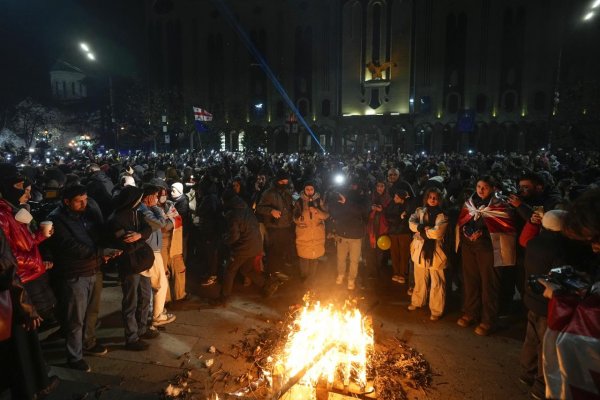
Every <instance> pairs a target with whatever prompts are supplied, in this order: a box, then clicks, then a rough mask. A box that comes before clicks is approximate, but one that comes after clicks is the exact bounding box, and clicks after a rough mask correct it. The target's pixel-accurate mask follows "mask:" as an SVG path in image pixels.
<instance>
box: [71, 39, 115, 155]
mask: <svg viewBox="0 0 600 400" xmlns="http://www.w3.org/2000/svg"><path fill="white" fill-rule="evenodd" d="M79 48H80V49H81V50H82V51H83V52H84V53H85V55H86V57H87V58H88V60H90V61H96V56H95V55H94V53H92V50H91V48H90V46H88V45H87V44H86V43H84V42H81V43H79ZM108 96H109V107H110V109H109V112H110V122H111V125H110V128H111V131H113V132H114V134H115V148H116V150H117V152H118V151H119V132H117V131H116V130H115V129H114V125H115V117H114V100H113V84H112V76H111V75H110V74H108Z"/></svg>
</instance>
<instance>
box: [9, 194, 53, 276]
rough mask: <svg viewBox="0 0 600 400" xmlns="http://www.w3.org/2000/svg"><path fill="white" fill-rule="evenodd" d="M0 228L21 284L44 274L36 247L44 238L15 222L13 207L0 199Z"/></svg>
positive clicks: (42, 264) (43, 267)
mask: <svg viewBox="0 0 600 400" xmlns="http://www.w3.org/2000/svg"><path fill="white" fill-rule="evenodd" d="M0 228H1V229H2V231H3V232H4V236H6V239H7V240H8V243H9V245H10V249H11V250H12V253H13V255H14V256H15V258H16V259H17V264H18V268H17V275H19V278H21V282H23V283H27V282H29V281H32V280H34V279H36V278H38V277H40V275H42V274H43V273H44V272H46V267H45V266H44V262H43V261H42V256H41V254H40V250H39V249H38V245H39V244H40V243H41V242H42V241H44V240H46V237H45V236H44V235H43V234H42V232H41V231H38V232H36V233H32V232H30V231H29V228H28V226H27V225H25V224H22V223H20V222H17V220H16V219H15V217H14V215H13V207H12V206H11V205H10V203H8V202H7V201H6V200H3V199H0Z"/></svg>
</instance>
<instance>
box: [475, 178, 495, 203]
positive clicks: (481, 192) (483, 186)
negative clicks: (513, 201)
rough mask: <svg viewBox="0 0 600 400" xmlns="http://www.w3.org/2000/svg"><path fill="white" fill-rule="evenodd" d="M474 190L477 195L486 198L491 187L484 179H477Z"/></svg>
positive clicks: (489, 194)
mask: <svg viewBox="0 0 600 400" xmlns="http://www.w3.org/2000/svg"><path fill="white" fill-rule="evenodd" d="M475 190H476V191H477V196H479V197H480V198H482V199H487V198H488V197H490V196H491V194H492V190H493V188H492V187H491V186H490V184H489V183H487V182H485V181H478V182H477V187H476V188H475Z"/></svg>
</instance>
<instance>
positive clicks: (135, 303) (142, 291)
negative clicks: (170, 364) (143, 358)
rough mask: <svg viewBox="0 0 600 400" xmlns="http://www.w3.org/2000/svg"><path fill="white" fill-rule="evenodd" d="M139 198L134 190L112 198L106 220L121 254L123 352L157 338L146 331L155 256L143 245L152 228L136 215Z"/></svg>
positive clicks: (140, 191) (143, 348)
mask: <svg viewBox="0 0 600 400" xmlns="http://www.w3.org/2000/svg"><path fill="white" fill-rule="evenodd" d="M142 195H143V190H142V189H140V188H137V187H135V186H126V187H125V188H123V190H122V191H121V192H120V193H119V195H118V196H117V197H116V198H115V211H114V212H113V214H112V215H111V216H110V218H109V219H108V232H109V235H110V236H111V242H112V243H113V244H114V246H115V248H117V249H121V250H123V254H121V255H120V256H119V257H117V259H116V261H117V268H118V269H119V276H120V278H121V288H122V290H123V301H122V313H123V324H124V326H125V348H126V349H127V350H134V351H140V350H146V349H147V348H148V343H146V342H144V341H143V340H142V339H153V338H155V337H156V336H158V332H157V331H154V330H149V329H148V313H149V310H150V296H151V292H152V286H151V284H150V276H149V271H148V270H149V269H150V267H152V264H153V263H154V252H153V251H152V248H151V247H150V246H148V244H147V243H146V240H147V239H148V238H149V237H150V235H151V234H152V228H150V226H149V225H148V224H147V223H146V221H144V216H143V215H141V212H140V211H138V206H139V205H140V202H141V201H142ZM138 296H139V298H138Z"/></svg>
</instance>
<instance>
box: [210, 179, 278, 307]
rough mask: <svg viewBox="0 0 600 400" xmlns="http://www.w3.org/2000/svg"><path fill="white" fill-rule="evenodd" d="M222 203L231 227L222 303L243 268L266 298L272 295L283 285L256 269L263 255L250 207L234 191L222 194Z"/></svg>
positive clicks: (246, 275)
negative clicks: (258, 258) (255, 262)
mask: <svg viewBox="0 0 600 400" xmlns="http://www.w3.org/2000/svg"><path fill="white" fill-rule="evenodd" d="M223 202H224V209H225V219H226V221H227V227H228V229H227V233H226V234H225V237H224V241H225V244H227V245H228V246H229V249H230V251H231V253H230V260H229V263H228V265H227V269H226V271H225V277H224V279H223V287H222V289H221V303H223V304H226V302H227V300H228V298H229V296H230V295H231V292H232V289H233V282H234V280H235V277H236V275H237V273H238V270H240V269H241V272H242V274H243V275H244V276H245V277H248V278H249V279H250V280H251V281H252V282H253V283H254V284H255V285H256V286H258V287H260V288H262V289H263V294H264V295H265V296H271V295H272V294H273V293H274V292H275V290H277V287H278V286H279V283H280V282H279V281H278V280H277V278H275V277H273V278H269V279H267V278H266V277H265V274H264V273H262V272H261V271H258V270H257V269H256V268H255V267H254V261H255V260H256V259H257V257H260V256H261V254H262V247H261V239H260V232H259V229H258V221H257V220H256V217H255V216H254V214H253V213H252V210H250V208H248V205H247V204H246V203H245V202H244V201H243V200H242V199H241V198H240V197H238V196H237V195H236V194H235V193H234V192H233V191H232V190H226V191H225V192H224V193H223Z"/></svg>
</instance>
